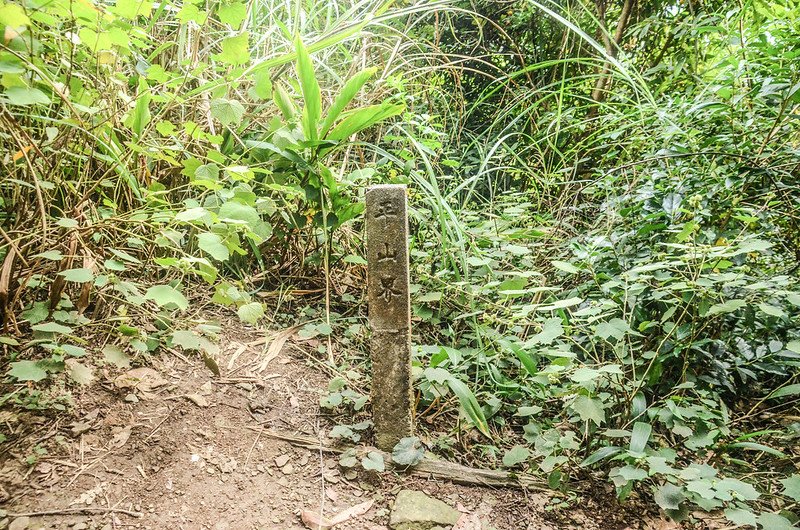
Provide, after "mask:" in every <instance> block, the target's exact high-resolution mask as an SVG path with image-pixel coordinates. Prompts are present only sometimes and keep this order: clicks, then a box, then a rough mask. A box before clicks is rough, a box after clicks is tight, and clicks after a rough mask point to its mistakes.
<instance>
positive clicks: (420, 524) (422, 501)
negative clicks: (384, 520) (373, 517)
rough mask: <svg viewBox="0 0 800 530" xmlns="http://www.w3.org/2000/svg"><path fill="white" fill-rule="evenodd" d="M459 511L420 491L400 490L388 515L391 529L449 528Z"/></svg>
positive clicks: (456, 518)
mask: <svg viewBox="0 0 800 530" xmlns="http://www.w3.org/2000/svg"><path fill="white" fill-rule="evenodd" d="M459 517H461V513H459V512H458V511H457V510H455V509H453V508H452V507H450V506H448V505H447V504H445V503H444V502H442V501H440V500H438V499H434V498H432V497H429V496H427V495H425V494H424V493H422V492H421V491H414V490H400V492H399V493H398V494H397V498H396V499H395V501H394V506H393V507H392V513H391V515H390V517H389V527H391V528H392V530H435V529H439V528H445V529H449V528H451V527H452V526H453V525H454V524H456V522H458V519H459Z"/></svg>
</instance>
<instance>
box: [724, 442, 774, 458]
mask: <svg viewBox="0 0 800 530" xmlns="http://www.w3.org/2000/svg"><path fill="white" fill-rule="evenodd" d="M726 447H732V448H735V449H746V450H748V451H760V452H762V453H767V454H770V455H773V456H777V457H779V458H785V457H786V455H785V454H784V453H782V452H781V451H778V450H777V449H774V448H772V447H769V446H767V445H764V444H759V443H755V442H736V443H732V444H728V445H727V446H726Z"/></svg>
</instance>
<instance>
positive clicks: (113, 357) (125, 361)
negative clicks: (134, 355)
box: [103, 344, 131, 368]
mask: <svg viewBox="0 0 800 530" xmlns="http://www.w3.org/2000/svg"><path fill="white" fill-rule="evenodd" d="M103 358H104V359H105V361H106V362H107V363H110V364H113V365H114V366H116V367H117V368H130V366H131V358H130V357H128V354H127V353H125V352H124V351H122V348H120V347H119V346H117V345H115V344H106V346H105V347H104V348H103Z"/></svg>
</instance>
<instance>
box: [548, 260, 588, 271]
mask: <svg viewBox="0 0 800 530" xmlns="http://www.w3.org/2000/svg"><path fill="white" fill-rule="evenodd" d="M550 263H552V264H553V267H555V268H556V269H558V270H561V271H564V272H566V273H569V274H577V273H579V272H580V271H581V270H580V269H579V268H578V267H576V266H575V265H573V264H572V263H569V262H566V261H558V260H553V261H551V262H550Z"/></svg>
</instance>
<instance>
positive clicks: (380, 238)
mask: <svg viewBox="0 0 800 530" xmlns="http://www.w3.org/2000/svg"><path fill="white" fill-rule="evenodd" d="M366 216H367V295H368V303H369V325H370V331H371V338H370V357H371V358H372V415H373V422H374V424H375V438H376V445H377V446H378V448H380V449H383V450H384V451H391V450H392V448H393V447H394V446H395V444H396V443H397V442H398V441H399V440H400V439H401V438H403V437H406V436H411V435H412V433H413V423H414V410H413V400H412V393H411V301H410V295H409V289H408V287H409V285H408V283H409V280H408V215H407V208H406V187H405V186H399V185H382V186H373V187H371V188H369V189H368V190H367V212H366Z"/></svg>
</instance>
